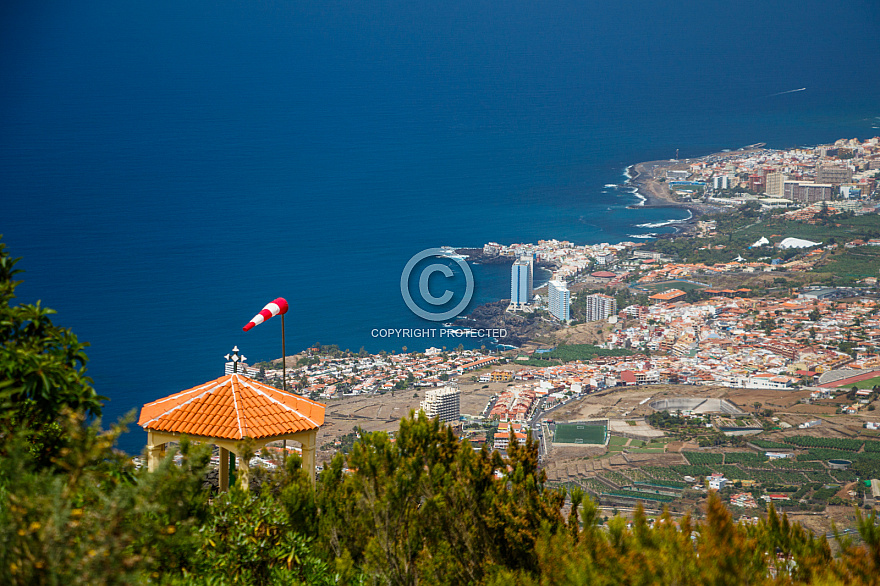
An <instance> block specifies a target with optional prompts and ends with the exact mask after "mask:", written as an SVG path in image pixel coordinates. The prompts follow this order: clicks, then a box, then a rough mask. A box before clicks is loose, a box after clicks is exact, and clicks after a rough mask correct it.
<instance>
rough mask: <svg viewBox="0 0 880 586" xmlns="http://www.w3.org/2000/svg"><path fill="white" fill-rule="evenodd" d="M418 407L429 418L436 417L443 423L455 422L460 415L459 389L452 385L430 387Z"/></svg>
mask: <svg viewBox="0 0 880 586" xmlns="http://www.w3.org/2000/svg"><path fill="white" fill-rule="evenodd" d="M419 408H420V409H421V410H422V411H424V412H425V415H427V416H428V418H429V419H433V418H435V417H436V418H438V419H439V420H440V421H442V422H445V423H453V422H456V421H458V419H459V416H460V415H461V391H459V390H458V389H457V388H454V387H441V388H438V389H430V390H428V392H427V393H425V400H424V401H422V402H421V403H420V404H419Z"/></svg>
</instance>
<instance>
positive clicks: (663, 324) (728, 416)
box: [230, 139, 880, 528]
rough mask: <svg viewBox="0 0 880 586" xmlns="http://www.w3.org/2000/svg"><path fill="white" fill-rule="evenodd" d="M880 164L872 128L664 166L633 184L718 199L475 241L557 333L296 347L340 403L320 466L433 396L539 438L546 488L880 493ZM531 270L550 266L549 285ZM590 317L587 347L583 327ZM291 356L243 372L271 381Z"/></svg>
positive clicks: (483, 430) (517, 302)
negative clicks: (593, 225)
mask: <svg viewBox="0 0 880 586" xmlns="http://www.w3.org/2000/svg"><path fill="white" fill-rule="evenodd" d="M639 167H640V168H642V169H644V166H643V165H640V166H639ZM878 167H880V143H878V140H877V139H871V140H868V141H865V142H863V143H860V142H858V141H839V142H838V144H835V145H831V146H826V147H817V148H814V149H796V150H792V151H770V150H766V149H750V150H745V151H741V152H736V151H734V152H730V153H720V154H718V155H713V156H711V157H705V158H703V159H700V160H696V161H689V162H681V161H668V162H665V163H663V164H659V163H658V164H655V165H652V172H651V178H650V181H648V182H646V181H645V180H644V177H643V178H642V181H641V182H639V181H638V177H635V178H634V183H635V184H637V185H638V186H639V189H642V190H645V191H646V192H648V193H650V194H651V197H650V198H646V204H647V205H673V204H674V205H683V206H688V207H689V208H691V209H692V210H694V208H693V206H694V205H700V206H722V207H723V210H724V211H723V213H717V214H713V215H711V216H709V215H705V214H700V216H695V217H693V218H692V219H691V220H690V221H688V222H686V226H677V227H678V228H679V229H678V230H677V231H676V232H675V233H671V234H667V235H665V236H664V237H660V238H657V239H654V240H650V241H640V242H635V241H628V242H620V243H613V244H611V243H602V244H593V245H576V244H574V243H571V242H566V241H559V240H542V241H539V242H537V243H534V244H528V243H519V244H511V245H502V244H498V243H495V242H489V243H486V244H485V245H484V246H483V247H482V248H481V249H471V250H468V251H467V252H468V253H469V256H471V257H473V258H480V259H483V260H487V259H494V260H495V261H496V262H497V261H499V260H501V261H504V262H509V263H510V264H511V300H510V303H509V305H508V306H507V311H508V313H511V314H517V315H526V314H529V313H540V314H542V315H545V316H547V318H548V319H550V321H552V322H554V323H556V326H555V327H556V330H555V331H553V332H552V333H551V334H550V335H549V336H541V337H539V338H538V339H534V340H530V341H529V342H528V343H527V344H523V345H522V346H521V347H518V348H510V347H507V348H506V347H504V346H502V345H501V344H498V345H494V346H493V347H491V348H487V347H485V346H483V347H482V348H481V349H465V348H464V346H463V345H459V346H457V347H455V348H451V347H450V348H447V347H446V346H443V347H440V348H437V347H434V346H429V347H427V348H424V349H421V348H419V349H417V350H409V349H408V348H406V347H403V348H402V349H401V350H400V351H391V352H381V353H378V354H369V353H367V352H365V351H364V350H363V349H362V350H361V351H359V352H357V353H355V352H352V351H348V350H340V349H339V348H338V347H336V346H321V345H315V346H314V347H312V348H309V349H308V350H307V351H305V352H303V353H301V354H299V355H297V356H295V357H291V361H292V362H291V366H290V367H289V368H288V369H287V370H286V376H287V378H286V384H287V385H288V386H289V388H291V389H293V390H294V391H295V392H297V393H301V394H303V395H304V396H308V397H310V398H312V399H316V400H319V401H324V402H326V403H327V405H328V410H329V413H330V414H331V416H332V418H333V419H334V422H333V423H330V424H329V425H328V426H327V428H326V429H324V430H322V435H321V440H320V442H321V443H322V445H323V448H322V451H321V455H322V459H323V460H324V461H326V459H328V458H329V457H330V456H332V454H333V453H334V452H335V451H337V450H340V449H343V450H344V449H347V448H346V446H350V445H351V441H352V439H353V438H356V437H357V436H358V435H359V434H361V433H364V432H367V431H376V430H383V431H388V432H389V433H392V434H393V433H394V432H395V429H396V424H397V422H398V421H399V420H400V419H401V418H402V417H405V416H407V414H408V413H409V412H411V411H418V410H422V411H425V413H426V414H428V415H429V416H436V417H440V418H441V420H443V421H445V422H447V423H449V424H451V425H453V426H454V427H455V429H456V433H458V434H459V436H460V437H461V438H462V439H465V438H466V439H468V440H469V441H470V442H471V443H472V445H474V446H475V447H476V448H480V447H481V446H484V445H485V446H487V447H489V448H490V449H497V450H500V451H502V453H503V452H504V451H505V450H506V449H508V448H509V445H510V441H519V442H524V441H527V437H528V436H529V434H531V435H532V437H534V438H537V441H538V442H539V452H540V457H541V461H542V466H543V467H544V468H545V470H546V473H547V475H548V479H549V481H550V482H551V483H557V484H560V485H563V486H571V487H575V486H576V487H580V488H583V489H584V490H586V491H587V492H588V493H589V494H591V495H592V496H593V497H594V498H595V499H596V500H597V501H599V502H600V503H602V504H603V505H604V506H608V507H626V506H633V505H634V504H635V503H642V504H643V505H645V506H648V507H652V506H653V507H659V506H661V505H663V506H672V507H673V509H678V510H688V509H689V507H690V508H692V507H694V506H696V504H697V502H698V500H699V499H700V498H705V490H706V489H708V488H712V489H716V490H722V489H723V494H724V496H725V498H726V499H727V500H728V502H729V504H730V506H731V507H734V508H736V510H741V511H747V510H749V509H754V508H756V507H759V506H766V503H769V502H773V503H774V504H776V505H777V506H778V507H782V508H783V509H785V508H786V507H788V508H789V510H790V512H792V513H793V514H794V513H797V512H804V513H805V514H808V512H809V511H818V510H827V511H831V512H832V513H833V512H835V511H836V512H837V513H840V511H841V510H842V509H835V508H834V507H842V506H848V505H851V504H859V505H861V504H864V505H866V506H872V505H874V504H875V503H877V504H880V494H878V493H880V482H878V481H876V480H873V483H872V479H873V478H874V477H876V476H877V475H880V470H878V468H880V466H878V464H880V458H877V457H876V453H878V451H877V449H876V448H877V447H878V446H880V442H877V441H872V439H873V438H874V437H875V436H877V435H878V431H880V416H875V408H876V405H877V399H878V389H880V289H878V286H877V285H878V281H877V278H878V276H880V262H878V261H880V257H878V255H877V254H876V252H875V251H878V250H880V249H878V248H877V246H878V245H880V238H878V237H880V221H878V216H877V214H876V206H877V204H878V201H877V200H876V199H875V192H876V178H877V175H878V171H877V169H878ZM840 169H844V171H840ZM661 174H662V177H660V175H661ZM759 177H760V179H759ZM824 181H827V182H828V183H823V182H824ZM815 185H818V186H820V187H814V186H815ZM780 186H781V187H780ZM826 187H827V189H826ZM780 190H781V191H780ZM804 193H806V194H807V196H805V197H804V196H803V194H804ZM815 193H819V194H820V196H819V199H816V197H814V195H811V194H815ZM658 194H662V196H663V198H664V199H659V196H658ZM786 195H788V196H789V197H785V196H786ZM652 198H653V199H652ZM810 238H813V240H811V239H810ZM682 243H685V244H684V245H682ZM679 246H680V247H679ZM711 258H716V259H720V260H719V261H718V262H711V261H710V259H711ZM700 259H703V260H700ZM537 263H540V265H541V266H543V267H547V268H549V269H550V270H552V273H553V275H552V278H551V279H550V281H549V283H547V284H546V285H544V286H541V287H537V288H536V287H534V285H535V283H534V281H533V279H534V265H535V264H537ZM840 266H855V267H856V268H854V269H848V270H849V271H850V272H848V273H844V272H843V271H841V270H840V269H839V267H840ZM463 324H464V325H465V326H466V325H467V324H468V322H467V321H465V322H463ZM585 329H590V331H591V333H592V335H594V337H595V339H594V340H593V342H592V343H578V342H577V341H572V340H573V339H574V340H576V339H577V334H578V332H579V331H580V330H585ZM573 336H574V337H573ZM449 342H450V344H451V343H453V342H454V339H452V338H451V337H450V340H449ZM279 366H280V365H279V363H278V361H274V362H271V363H264V364H260V365H255V366H248V365H240V367H242V368H244V369H246V371H245V372H247V373H248V374H249V375H251V376H253V377H255V378H257V379H258V380H264V381H267V382H270V383H274V384H276V385H277V384H278V383H279V382H281V377H282V376H283V373H282V370H281V369H280V368H279ZM230 368H231V365H230ZM811 442H812V443H811ZM856 444H858V445H856ZM822 450H825V451H822ZM836 460H840V461H842V462H845V464H840V465H837V464H834V463H833V462H834V461H836ZM850 465H852V466H854V467H855V471H854V470H852V469H850ZM866 475H867V476H866ZM803 486H807V487H808V488H807V489H806V490H801V489H800V488H801V487H803ZM792 487H798V488H796V489H795V488H792ZM791 490H795V491H796V494H792V492H791ZM761 503H763V504H761ZM829 507H830V508H829ZM747 517H748V515H747V514H746V518H747ZM820 525H821V524H820ZM818 527H819V525H817V528H818Z"/></svg>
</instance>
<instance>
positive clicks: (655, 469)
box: [642, 466, 684, 481]
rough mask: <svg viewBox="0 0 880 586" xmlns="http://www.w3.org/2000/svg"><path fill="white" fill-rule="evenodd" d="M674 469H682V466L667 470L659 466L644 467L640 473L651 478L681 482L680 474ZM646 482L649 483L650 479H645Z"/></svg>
mask: <svg viewBox="0 0 880 586" xmlns="http://www.w3.org/2000/svg"><path fill="white" fill-rule="evenodd" d="M674 468H684V466H670V467H668V468H665V467H661V466H645V467H643V468H642V471H643V472H647V473H648V474H650V475H651V477H652V478H658V479H661V480H676V481H681V479H682V474H680V473H679V472H678V471H677V470H674ZM646 480H647V481H650V480H651V479H650V478H647V479H646Z"/></svg>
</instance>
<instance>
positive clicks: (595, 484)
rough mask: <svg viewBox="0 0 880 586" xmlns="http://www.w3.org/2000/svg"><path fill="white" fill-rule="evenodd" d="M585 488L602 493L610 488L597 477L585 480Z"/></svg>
mask: <svg viewBox="0 0 880 586" xmlns="http://www.w3.org/2000/svg"><path fill="white" fill-rule="evenodd" d="M583 488H586V489H587V490H589V491H590V492H592V493H595V494H601V493H603V492H605V491H606V490H608V487H607V486H605V485H604V484H602V483H601V482H599V481H598V480H596V479H595V478H587V479H585V480H584V481H583Z"/></svg>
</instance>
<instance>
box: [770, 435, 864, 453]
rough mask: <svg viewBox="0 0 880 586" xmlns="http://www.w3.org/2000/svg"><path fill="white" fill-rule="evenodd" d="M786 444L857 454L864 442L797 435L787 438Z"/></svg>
mask: <svg viewBox="0 0 880 586" xmlns="http://www.w3.org/2000/svg"><path fill="white" fill-rule="evenodd" d="M785 443H788V444H793V445H795V446H799V447H802V448H825V449H830V450H845V451H847V452H857V451H858V450H859V449H860V448H861V447H862V444H863V443H865V442H864V440H860V439H847V438H835V437H811V436H802V435H797V436H793V437H787V438H785Z"/></svg>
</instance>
